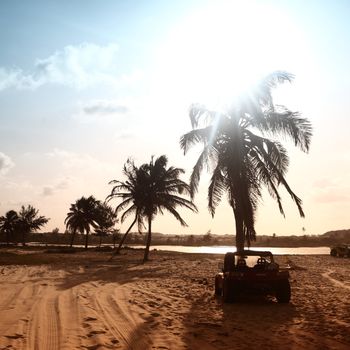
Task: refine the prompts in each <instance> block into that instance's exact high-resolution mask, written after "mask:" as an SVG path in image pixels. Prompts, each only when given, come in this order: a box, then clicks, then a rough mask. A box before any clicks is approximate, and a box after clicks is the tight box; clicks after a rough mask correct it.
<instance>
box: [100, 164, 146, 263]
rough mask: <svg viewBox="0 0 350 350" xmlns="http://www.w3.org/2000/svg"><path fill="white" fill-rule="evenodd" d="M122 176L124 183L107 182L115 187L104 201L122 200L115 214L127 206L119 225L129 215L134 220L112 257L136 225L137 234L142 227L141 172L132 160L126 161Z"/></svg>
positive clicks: (142, 191)
mask: <svg viewBox="0 0 350 350" xmlns="http://www.w3.org/2000/svg"><path fill="white" fill-rule="evenodd" d="M123 174H124V176H126V178H127V180H126V181H125V182H123V181H119V180H112V181H110V182H109V184H111V185H115V186H114V187H113V189H112V191H111V194H110V195H109V196H107V198H106V200H107V201H110V200H111V199H112V198H121V199H122V202H121V203H120V204H119V205H118V206H117V208H116V210H115V212H116V213H117V214H118V213H119V212H121V211H122V210H124V209H125V208H127V207H128V206H129V207H128V209H127V210H125V211H124V213H123V214H122V216H121V218H120V221H121V223H123V222H124V221H125V219H126V218H127V217H129V216H130V215H133V216H134V219H133V221H132V223H131V225H130V226H129V228H128V229H127V230H126V232H125V233H124V235H123V237H122V239H121V241H120V242H119V245H118V248H117V249H116V251H115V252H114V254H113V255H112V257H113V256H114V255H116V254H119V252H120V249H121V247H122V246H123V244H124V242H125V240H126V238H127V236H128V234H129V232H130V231H131V229H132V228H133V226H134V225H135V224H136V223H137V226H138V229H139V232H141V230H142V229H143V227H144V224H143V217H142V208H143V205H144V204H143V197H142V194H143V193H144V185H143V182H141V179H142V178H143V176H142V172H141V170H140V169H139V168H137V167H136V165H135V164H134V162H133V160H131V159H128V160H127V161H126V163H125V164H124V167H123Z"/></svg>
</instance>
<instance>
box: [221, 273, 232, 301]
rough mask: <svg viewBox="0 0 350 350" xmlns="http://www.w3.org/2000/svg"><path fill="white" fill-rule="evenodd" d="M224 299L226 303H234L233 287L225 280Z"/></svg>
mask: <svg viewBox="0 0 350 350" xmlns="http://www.w3.org/2000/svg"><path fill="white" fill-rule="evenodd" d="M222 297H223V298H222V299H223V301H224V303H232V293H231V286H230V283H229V281H228V280H227V279H226V278H224V286H223V291H222Z"/></svg>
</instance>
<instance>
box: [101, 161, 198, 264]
mask: <svg viewBox="0 0 350 350" xmlns="http://www.w3.org/2000/svg"><path fill="white" fill-rule="evenodd" d="M167 163H168V159H167V157H166V156H165V155H163V156H160V157H159V158H157V159H156V160H154V158H153V157H152V159H151V161H150V162H149V163H145V164H143V165H141V166H140V167H139V168H138V167H136V166H135V164H134V162H133V161H132V160H130V159H129V160H128V161H127V163H126V165H125V166H124V174H125V175H126V176H127V181H125V182H121V181H115V180H114V181H112V182H111V183H112V184H116V186H114V187H113V189H112V192H111V194H110V195H109V196H108V197H107V198H108V199H111V198H114V197H117V198H121V199H122V202H121V203H120V204H119V205H118V206H117V208H116V212H117V213H118V212H120V211H122V210H124V209H125V208H127V209H126V210H125V211H124V213H123V214H122V216H121V221H122V222H123V221H124V220H125V218H126V217H127V216H128V215H130V214H134V215H135V218H134V221H133V223H132V225H133V224H135V223H136V222H137V223H138V226H139V229H141V228H142V226H143V221H144V220H145V221H147V224H148V234H147V243H146V249H145V254H144V258H143V261H144V262H145V261H147V260H148V256H149V249H150V245H151V241H152V221H153V220H154V218H155V216H156V215H157V214H158V213H160V214H163V213H164V211H168V212H169V213H171V214H172V215H173V216H174V217H175V218H176V219H177V220H178V221H179V222H180V224H181V225H183V226H187V224H186V222H185V221H184V220H183V219H182V218H181V216H180V214H179V213H178V212H177V211H176V209H175V208H176V207H177V206H180V207H185V208H188V209H190V210H192V211H194V212H196V211H197V208H196V206H195V205H194V204H193V202H192V201H190V200H187V199H185V198H183V197H181V196H180V195H181V194H185V195H186V194H187V195H188V194H190V187H189V185H188V184H186V183H185V182H184V181H182V180H180V179H179V176H180V174H182V173H184V170H183V169H180V168H175V167H169V168H167ZM129 230H130V228H129ZM129 230H128V231H129Z"/></svg>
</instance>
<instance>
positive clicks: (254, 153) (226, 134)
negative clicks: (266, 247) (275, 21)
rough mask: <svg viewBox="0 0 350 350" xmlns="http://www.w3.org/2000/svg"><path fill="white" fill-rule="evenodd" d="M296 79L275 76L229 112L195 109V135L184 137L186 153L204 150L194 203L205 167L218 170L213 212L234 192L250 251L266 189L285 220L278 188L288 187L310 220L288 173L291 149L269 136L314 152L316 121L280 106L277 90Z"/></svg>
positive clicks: (241, 238)
mask: <svg viewBox="0 0 350 350" xmlns="http://www.w3.org/2000/svg"><path fill="white" fill-rule="evenodd" d="M292 78H293V76H292V75H290V74H289V73H286V72H280V71H277V72H274V73H272V74H270V75H268V76H267V77H265V78H264V79H262V80H261V81H260V83H259V84H258V85H257V86H256V87H255V88H253V89H252V90H251V91H249V93H247V94H246V95H244V96H242V97H241V98H240V99H239V100H237V101H236V102H235V103H234V104H232V105H231V106H230V107H229V108H227V109H225V110H224V111H213V110H209V109H207V108H205V107H204V106H201V105H193V106H192V107H191V109H190V119H191V123H192V128H193V130H192V131H190V132H188V133H187V134H185V135H183V136H182V137H181V140H180V145H181V148H182V149H183V150H184V153H185V154H186V153H187V151H188V150H189V148H191V147H192V146H193V145H194V144H197V143H202V144H203V145H204V148H203V151H202V152H201V154H200V156H199V158H198V160H197V162H196V164H195V166H194V168H193V172H192V175H191V180H190V187H191V195H192V198H193V196H194V194H195V192H196V191H197V189H198V184H199V180H200V175H201V172H202V169H203V167H205V166H206V167H210V166H212V176H211V180H210V185H209V189H208V207H209V211H210V212H211V214H212V216H214V214H215V209H216V207H217V205H218V204H219V202H220V201H221V198H222V195H223V193H224V192H227V193H228V198H229V204H230V206H231V207H232V209H233V214H234V217H235V224H236V246H237V250H238V251H242V250H243V249H244V243H245V241H246V242H247V245H248V246H250V242H251V240H254V239H255V236H256V232H255V214H256V210H257V205H258V202H259V200H260V199H261V196H262V192H261V190H262V187H263V186H266V187H267V189H268V191H269V193H270V195H271V196H272V197H273V198H274V199H275V200H276V201H277V203H278V206H279V210H280V212H281V213H282V214H283V215H284V211H283V207H282V202H281V196H280V194H279V192H278V186H279V185H280V184H282V185H283V186H284V187H285V188H286V190H287V192H288V193H289V194H290V195H291V197H292V199H293V200H294V202H295V203H296V205H297V207H298V210H299V214H300V216H302V217H304V212H303V210H302V206H301V204H302V201H301V199H300V198H299V197H298V196H296V195H295V194H294V192H293V191H292V190H291V188H290V187H289V185H288V183H287V181H286V179H285V174H286V171H287V169H288V165H289V159H288V156H287V151H286V149H285V148H284V147H283V146H282V144H281V143H280V142H278V141H276V140H272V139H269V138H267V137H266V135H268V136H273V135H276V136H280V135H281V136H285V137H289V138H291V139H292V141H293V142H294V145H295V146H297V147H299V148H300V149H301V150H302V151H305V152H307V151H308V150H309V145H310V140H311V136H312V128H311V124H310V122H309V121H308V120H307V119H305V118H301V117H300V115H299V113H298V112H292V111H290V110H288V109H287V108H285V107H283V106H275V105H274V103H273V99H272V88H274V87H275V86H276V85H277V84H278V83H281V82H285V81H291V80H292Z"/></svg>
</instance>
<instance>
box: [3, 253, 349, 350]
mask: <svg viewBox="0 0 350 350" xmlns="http://www.w3.org/2000/svg"><path fill="white" fill-rule="evenodd" d="M109 256H110V253H101V252H100V253H98V252H87V253H86V252H79V253H76V254H47V253H43V252H39V251H21V250H11V251H9V252H7V250H6V249H1V251H0V349H48V350H56V349H67V350H68V349H90V350H92V349H142V350H147V349H255V348H256V349H349V348H350V297H349V295H350V277H349V276H350V274H349V272H350V260H349V259H338V258H333V257H330V256H280V257H278V261H279V263H280V264H281V265H285V264H289V265H290V266H292V269H291V271H290V272H291V285H292V299H291V302H290V303H289V304H286V305H285V304H278V303H277V302H276V301H275V300H274V299H272V298H251V297H249V298H243V300H241V302H240V303H238V304H223V303H222V300H221V298H218V297H214V293H213V282H214V278H213V277H214V275H215V273H216V272H217V264H218V262H219V261H221V260H222V256H219V255H209V254H180V253H167V252H160V251H158V252H154V251H152V252H151V261H150V262H148V263H147V264H141V263H140V261H141V259H142V251H131V250H124V251H123V252H122V255H120V256H116V258H115V259H114V260H113V261H111V262H109V261H108V258H109ZM43 263H44V264H43Z"/></svg>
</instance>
